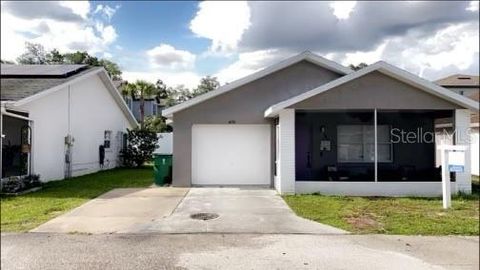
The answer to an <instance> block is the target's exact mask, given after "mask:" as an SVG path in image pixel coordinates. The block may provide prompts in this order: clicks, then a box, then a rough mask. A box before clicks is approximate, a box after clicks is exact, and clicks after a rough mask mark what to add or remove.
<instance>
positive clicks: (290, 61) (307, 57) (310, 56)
mask: <svg viewBox="0 0 480 270" xmlns="http://www.w3.org/2000/svg"><path fill="white" fill-rule="evenodd" d="M301 61H308V62H310V63H313V64H315V65H318V66H320V67H323V68H326V69H328V70H331V71H333V72H336V73H339V74H342V75H345V74H349V73H351V72H353V71H352V70H351V69H349V68H347V67H344V66H342V65H340V64H338V63H336V62H334V61H330V60H328V59H326V58H323V57H321V56H318V55H316V54H314V53H312V52H309V51H306V52H303V53H301V54H298V55H295V56H293V57H290V58H287V59H285V60H283V61H281V62H279V63H277V64H274V65H272V66H269V67H267V68H265V69H262V70H260V71H258V72H255V73H253V74H251V75H248V76H246V77H243V78H241V79H239V80H236V81H233V82H231V83H229V84H227V85H224V86H221V87H219V88H217V89H215V90H213V91H210V92H208V93H205V94H203V95H201V96H198V97H195V98H192V99H190V100H188V101H185V102H183V103H180V104H178V105H175V106H173V107H170V108H167V109H165V110H163V111H162V115H163V116H165V117H172V115H173V114H174V113H176V112H178V111H181V110H184V109H186V108H188V107H191V106H193V105H196V104H198V103H201V102H203V101H205V100H208V99H211V98H214V97H216V96H218V95H221V94H223V93H226V92H228V91H231V90H234V89H236V88H238V87H240V86H243V85H245V84H247V83H250V82H253V81H255V80H258V79H260V78H263V77H265V76H267V75H269V74H272V73H274V72H276V71H279V70H281V69H284V68H286V67H289V66H291V65H294V64H296V63H299V62H301Z"/></svg>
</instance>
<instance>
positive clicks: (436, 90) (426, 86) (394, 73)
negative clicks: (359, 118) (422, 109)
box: [265, 61, 479, 117]
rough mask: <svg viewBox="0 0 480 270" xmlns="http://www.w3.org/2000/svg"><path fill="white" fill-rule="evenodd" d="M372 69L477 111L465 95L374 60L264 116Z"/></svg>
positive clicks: (287, 101) (268, 110) (473, 103)
mask: <svg viewBox="0 0 480 270" xmlns="http://www.w3.org/2000/svg"><path fill="white" fill-rule="evenodd" d="M373 71H378V72H381V73H383V74H385V75H387V76H390V77H392V78H395V79H397V80H399V81H402V82H404V83H406V84H409V85H412V86H414V87H416V88H418V89H421V90H424V91H425V92H428V93H430V94H432V95H434V96H437V97H440V98H442V99H445V100H448V101H450V102H452V103H454V104H457V105H459V106H461V107H464V108H466V109H471V110H476V111H478V108H479V106H478V102H476V101H474V100H472V99H469V98H467V97H464V96H462V95H459V94H457V93H455V92H453V91H450V90H448V89H446V88H443V87H441V86H438V85H437V84H435V83H432V82H430V81H427V80H425V79H422V78H420V77H418V76H416V75H414V74H412V73H409V72H407V71H405V70H403V69H400V68H397V67H395V66H393V65H390V64H388V63H386V62H383V61H379V62H376V63H375V64H373V65H370V66H368V67H365V68H362V69H360V70H358V71H356V72H353V73H350V74H348V75H345V76H343V77H340V78H338V79H336V80H333V81H330V82H328V83H326V84H323V85H321V86H319V87H317V88H314V89H312V90H310V91H308V92H305V93H303V94H300V95H298V96H295V97H293V98H290V99H287V100H285V101H282V102H280V103H277V104H275V105H273V106H271V107H270V108H268V109H267V110H266V111H265V117H274V116H276V115H278V113H279V112H280V111H281V110H282V109H285V108H287V107H290V106H292V105H294V104H296V103H299V102H301V101H304V100H306V99H308V98H311V97H313V96H316V95H318V94H322V93H324V92H327V91H329V90H331V89H333V88H335V87H338V86H340V85H342V84H345V83H347V82H350V81H352V80H355V79H357V78H359V77H362V76H364V75H366V74H369V73H371V72H373Z"/></svg>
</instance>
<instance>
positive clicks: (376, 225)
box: [345, 215, 383, 231]
mask: <svg viewBox="0 0 480 270" xmlns="http://www.w3.org/2000/svg"><path fill="white" fill-rule="evenodd" d="M345 221H346V222H347V223H348V224H350V225H351V226H352V227H353V228H354V229H355V231H380V230H383V225H382V224H381V223H380V222H378V221H377V220H375V219H374V218H373V217H372V216H368V215H361V216H357V217H346V218H345Z"/></svg>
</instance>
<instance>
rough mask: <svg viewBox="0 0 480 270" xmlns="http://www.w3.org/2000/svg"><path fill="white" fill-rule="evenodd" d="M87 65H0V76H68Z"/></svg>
mask: <svg viewBox="0 0 480 270" xmlns="http://www.w3.org/2000/svg"><path fill="white" fill-rule="evenodd" d="M86 67H87V65H5V64H2V65H1V75H2V77H7V76H8V77H23V76H25V77H47V76H48V77H50V76H52V77H68V76H70V75H72V74H74V73H77V72H78V71H80V70H82V69H85V68H86Z"/></svg>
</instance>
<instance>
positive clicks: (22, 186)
mask: <svg viewBox="0 0 480 270" xmlns="http://www.w3.org/2000/svg"><path fill="white" fill-rule="evenodd" d="M1 182H2V184H1V191H2V192H3V193H17V192H20V191H23V190H27V189H30V188H33V187H39V186H41V184H42V183H41V182H40V176H39V175H38V174H32V175H27V176H10V177H7V178H4V179H2V181H1Z"/></svg>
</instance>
